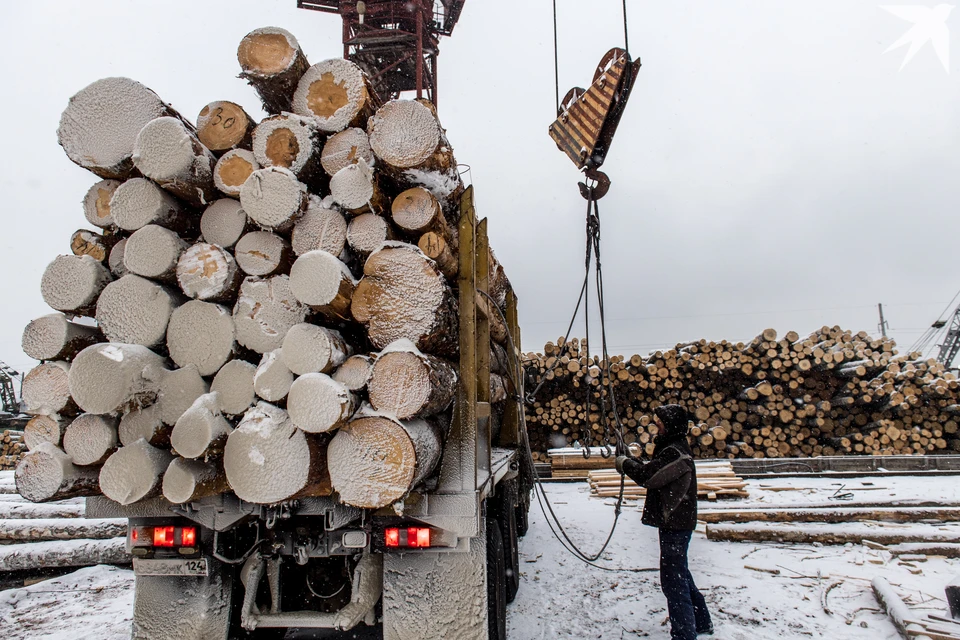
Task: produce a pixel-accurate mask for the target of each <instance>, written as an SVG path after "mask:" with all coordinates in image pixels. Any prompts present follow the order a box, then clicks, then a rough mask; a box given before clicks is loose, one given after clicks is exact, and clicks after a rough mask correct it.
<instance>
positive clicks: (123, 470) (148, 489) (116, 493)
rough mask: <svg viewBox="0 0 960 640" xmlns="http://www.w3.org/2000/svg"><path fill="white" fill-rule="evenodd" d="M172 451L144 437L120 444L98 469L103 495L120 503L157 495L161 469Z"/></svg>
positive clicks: (165, 466) (161, 477) (128, 502)
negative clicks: (131, 442) (148, 441)
mask: <svg viewBox="0 0 960 640" xmlns="http://www.w3.org/2000/svg"><path fill="white" fill-rule="evenodd" d="M172 460H173V454H171V453H170V452H169V451H165V450H163V449H158V448H157V447H153V446H150V445H149V444H148V443H147V441H146V440H137V441H136V442H134V443H133V444H131V445H129V446H126V447H120V448H119V449H118V450H117V452H116V453H114V454H113V455H112V456H110V457H109V458H108V459H107V461H106V462H105V463H104V465H103V467H102V468H101V469H100V489H101V490H102V491H103V495H105V496H107V497H108V498H110V499H111V500H113V501H114V502H119V503H120V504H122V505H128V504H133V503H134V502H137V501H139V500H143V499H144V498H152V497H153V496H156V495H159V494H160V490H161V481H162V479H163V472H164V471H166V470H167V467H168V466H170V462H171V461H172Z"/></svg>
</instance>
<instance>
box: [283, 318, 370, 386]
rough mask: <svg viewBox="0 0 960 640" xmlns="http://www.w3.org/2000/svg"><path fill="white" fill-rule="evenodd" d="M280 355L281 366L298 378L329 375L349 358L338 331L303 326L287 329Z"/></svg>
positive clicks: (347, 346)
mask: <svg viewBox="0 0 960 640" xmlns="http://www.w3.org/2000/svg"><path fill="white" fill-rule="evenodd" d="M280 351H281V353H280V355H281V357H282V358H283V362H284V364H286V365H287V368H288V369H289V370H290V371H292V372H293V373H295V374H297V375H298V376H302V375H304V374H307V373H330V372H331V371H333V370H334V369H336V368H337V367H339V366H340V365H341V364H343V362H344V360H346V359H347V358H348V357H349V356H350V355H352V354H353V348H351V347H350V345H349V344H347V342H346V341H345V340H344V339H343V336H342V335H340V332H339V331H335V330H333V329H327V328H326V327H320V326H317V325H315V324H309V323H306V322H302V323H300V324H297V325H294V326H292V327H290V330H289V331H288V332H287V335H286V336H285V337H284V338H283V347H282V348H281V350H280Z"/></svg>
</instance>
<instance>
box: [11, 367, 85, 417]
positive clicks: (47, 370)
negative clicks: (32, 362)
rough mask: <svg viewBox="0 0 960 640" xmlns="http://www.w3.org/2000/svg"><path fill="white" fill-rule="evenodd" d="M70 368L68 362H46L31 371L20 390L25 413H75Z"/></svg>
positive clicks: (48, 414) (25, 377)
mask: <svg viewBox="0 0 960 640" xmlns="http://www.w3.org/2000/svg"><path fill="white" fill-rule="evenodd" d="M70 368H71V367H70V365H69V364H67V363H66V362H44V363H42V364H40V365H37V366H36V367H34V368H33V369H31V370H30V371H29V372H28V373H27V375H26V376H24V378H23V385H22V387H21V390H20V399H21V400H22V401H23V406H24V411H26V412H27V413H29V414H32V415H45V416H56V415H59V414H64V413H66V414H70V413H73V412H75V411H76V406H75V405H74V404H73V402H72V398H71V396H70V382H69V377H70Z"/></svg>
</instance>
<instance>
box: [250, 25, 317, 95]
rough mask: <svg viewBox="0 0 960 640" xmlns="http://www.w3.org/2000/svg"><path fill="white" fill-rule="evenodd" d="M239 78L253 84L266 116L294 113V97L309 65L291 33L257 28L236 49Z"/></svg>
mask: <svg viewBox="0 0 960 640" xmlns="http://www.w3.org/2000/svg"><path fill="white" fill-rule="evenodd" d="M237 60H238V61H239V62H240V68H241V69H243V72H242V73H241V74H240V77H241V78H243V79H244V80H246V81H247V82H249V83H250V85H251V86H253V88H254V89H256V91H257V94H258V95H259V96H260V100H261V101H262V102H263V108H264V110H265V111H266V112H267V113H280V112H281V111H293V94H294V92H295V91H296V89H297V84H298V83H299V82H300V78H301V77H302V76H303V74H304V73H306V72H307V69H309V68H310V64H309V63H308V62H307V57H306V56H305V55H303V51H302V50H301V49H300V44H299V43H298V42H297V39H296V38H294V37H293V34H291V33H290V32H289V31H286V30H285V29H279V28H277V27H264V28H261V29H255V30H253V31H251V32H250V33H248V34H247V35H246V36H244V38H243V40H241V41H240V46H239V47H238V48H237Z"/></svg>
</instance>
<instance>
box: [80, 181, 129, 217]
mask: <svg viewBox="0 0 960 640" xmlns="http://www.w3.org/2000/svg"><path fill="white" fill-rule="evenodd" d="M121 184H122V183H121V182H120V181H119V180H101V181H100V182H98V183H96V184H95V185H93V186H92V187H90V189H89V190H88V191H87V194H86V195H85V196H84V197H83V215H84V217H85V218H86V219H87V222H89V223H90V224H92V225H95V226H97V227H100V228H101V229H112V228H113V227H115V226H117V225H116V224H115V223H114V222H113V215H111V213H110V199H111V198H113V194H114V192H115V191H116V190H117V187H119V186H120V185H121Z"/></svg>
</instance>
